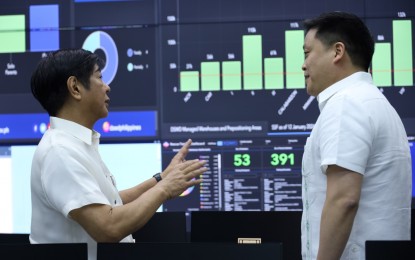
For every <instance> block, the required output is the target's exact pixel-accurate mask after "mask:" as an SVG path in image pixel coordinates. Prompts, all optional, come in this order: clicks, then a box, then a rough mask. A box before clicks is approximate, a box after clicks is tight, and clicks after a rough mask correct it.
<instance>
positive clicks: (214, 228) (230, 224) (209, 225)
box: [191, 211, 302, 259]
mask: <svg viewBox="0 0 415 260" xmlns="http://www.w3.org/2000/svg"><path fill="white" fill-rule="evenodd" d="M301 214H302V212H300V211H258V212H253V211H248V212H247V211H245V212H243V211H194V212H192V213H191V242H218V243H219V242H230V243H238V242H239V241H240V238H245V239H246V238H249V239H250V240H249V241H254V240H255V239H256V238H258V239H260V240H261V243H272V242H274V243H275V242H277V243H282V247H283V255H284V258H285V259H288V258H289V259H301V230H300V226H301ZM245 241H246V240H245ZM255 241H256V240H255ZM287 257H288V258H287Z"/></svg>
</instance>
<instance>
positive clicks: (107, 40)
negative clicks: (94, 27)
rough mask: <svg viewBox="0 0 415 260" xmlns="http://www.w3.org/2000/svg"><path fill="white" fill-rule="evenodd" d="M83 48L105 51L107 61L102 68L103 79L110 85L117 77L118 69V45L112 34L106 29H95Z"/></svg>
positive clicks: (92, 50)
mask: <svg viewBox="0 0 415 260" xmlns="http://www.w3.org/2000/svg"><path fill="white" fill-rule="evenodd" d="M82 49H85V50H88V51H91V52H95V51H96V50H98V49H100V50H102V51H103V52H104V54H105V58H106V62H105V66H104V68H103V69H102V71H101V72H102V79H103V81H104V82H105V83H106V84H107V85H109V84H111V82H112V81H113V79H114V78H115V75H116V74H117V69H118V51H117V45H115V42H114V40H113V39H112V38H111V36H110V35H109V34H108V33H106V32H104V31H95V32H93V33H91V34H90V35H88V37H87V38H86V39H85V41H84V43H83V45H82Z"/></svg>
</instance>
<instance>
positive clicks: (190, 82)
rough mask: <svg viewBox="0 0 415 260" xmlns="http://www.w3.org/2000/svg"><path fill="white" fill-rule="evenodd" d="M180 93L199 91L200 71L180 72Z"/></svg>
mask: <svg viewBox="0 0 415 260" xmlns="http://www.w3.org/2000/svg"><path fill="white" fill-rule="evenodd" d="M180 91H182V92H188V91H199V71H181V72H180Z"/></svg>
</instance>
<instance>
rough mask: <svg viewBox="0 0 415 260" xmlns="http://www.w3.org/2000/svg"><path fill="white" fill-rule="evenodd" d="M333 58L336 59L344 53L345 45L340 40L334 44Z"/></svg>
mask: <svg viewBox="0 0 415 260" xmlns="http://www.w3.org/2000/svg"><path fill="white" fill-rule="evenodd" d="M334 51H335V53H334V58H335V59H336V61H337V60H340V59H342V57H343V56H344V55H345V54H346V46H344V43H342V42H336V43H335V44H334Z"/></svg>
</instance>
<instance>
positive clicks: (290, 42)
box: [285, 30, 305, 89]
mask: <svg viewBox="0 0 415 260" xmlns="http://www.w3.org/2000/svg"><path fill="white" fill-rule="evenodd" d="M303 45H304V31H303V30H291V31H285V66H286V67H285V73H286V75H287V82H286V83H287V89H295V88H305V80H304V73H303V71H302V69H301V67H302V65H303V62H304V51H303Z"/></svg>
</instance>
